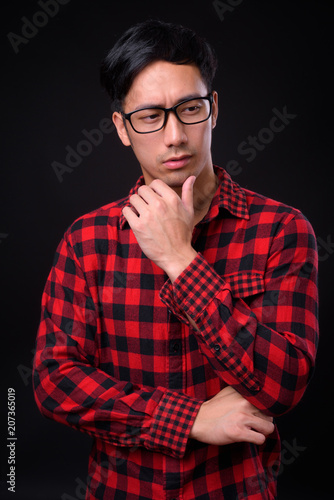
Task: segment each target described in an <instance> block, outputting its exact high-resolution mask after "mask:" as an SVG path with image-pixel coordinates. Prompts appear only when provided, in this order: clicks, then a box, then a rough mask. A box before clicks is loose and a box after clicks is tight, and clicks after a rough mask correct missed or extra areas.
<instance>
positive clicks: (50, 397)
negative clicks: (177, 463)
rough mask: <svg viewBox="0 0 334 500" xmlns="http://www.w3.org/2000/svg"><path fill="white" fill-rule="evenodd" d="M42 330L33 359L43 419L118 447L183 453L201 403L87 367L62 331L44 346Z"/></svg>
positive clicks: (85, 361) (36, 396)
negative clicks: (136, 384) (51, 420)
mask: <svg viewBox="0 0 334 500" xmlns="http://www.w3.org/2000/svg"><path fill="white" fill-rule="evenodd" d="M42 330H43V324H42V325H41V327H40V333H39V340H38V342H37V351H36V355H35V359H34V392H35V399H36V402H37V405H38V407H39V409H40V411H41V413H42V414H43V415H44V416H46V417H48V418H51V419H53V420H56V421H57V422H60V423H62V424H65V425H68V426H71V427H73V428H75V429H78V430H80V431H82V432H85V433H87V434H89V435H91V436H93V437H96V438H99V439H102V440H105V441H108V442H110V443H113V444H115V445H117V446H130V447H133V446H143V447H145V448H147V449H149V450H153V451H158V452H162V453H166V454H170V455H172V456H176V457H180V456H182V455H183V454H184V452H185V448H186V444H187V441H188V435H189V433H190V430H191V428H192V424H193V421H194V419H195V417H196V415H197V413H198V410H199V407H200V405H201V403H202V402H201V401H197V400H195V399H193V398H190V397H188V396H186V395H185V394H182V393H174V392H173V391H168V390H166V389H165V388H163V387H157V388H149V387H140V386H135V385H133V384H131V383H129V382H122V381H119V380H117V379H115V378H114V377H112V376H110V375H109V374H108V373H106V372H104V371H102V370H101V369H99V368H97V367H94V366H92V365H91V364H89V363H88V361H87V359H86V357H85V356H84V354H83V351H82V350H81V348H80V347H78V346H74V345H73V346H72V347H69V346H68V345H66V343H65V342H64V339H65V337H64V333H62V332H53V333H54V335H55V339H56V345H55V346H54V347H43V346H45V335H44V333H43V331H42ZM49 333H50V330H49ZM57 333H58V334H57ZM62 340H63V341H62ZM181 422H182V423H181ZM171 436H173V439H171Z"/></svg>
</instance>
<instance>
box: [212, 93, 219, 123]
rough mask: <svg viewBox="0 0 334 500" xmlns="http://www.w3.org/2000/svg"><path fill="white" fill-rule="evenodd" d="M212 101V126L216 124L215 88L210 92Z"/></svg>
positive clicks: (216, 98) (216, 99)
mask: <svg viewBox="0 0 334 500" xmlns="http://www.w3.org/2000/svg"><path fill="white" fill-rule="evenodd" d="M212 96H213V103H212V128H215V126H216V125H217V118H218V92H216V91H215V90H214V91H213V92H212Z"/></svg>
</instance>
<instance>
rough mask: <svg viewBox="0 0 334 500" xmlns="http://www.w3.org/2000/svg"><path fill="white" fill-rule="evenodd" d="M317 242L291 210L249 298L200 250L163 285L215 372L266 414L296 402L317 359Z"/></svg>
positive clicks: (166, 299)
mask: <svg viewBox="0 0 334 500" xmlns="http://www.w3.org/2000/svg"><path fill="white" fill-rule="evenodd" d="M316 249H317V247H316V240H315V236H314V233H313V229H312V227H311V225H310V224H309V222H308V221H307V220H306V219H305V218H304V217H303V215H302V214H298V215H294V216H292V217H289V218H288V220H287V221H286V222H285V224H284V225H283V228H282V229H281V230H280V232H279V233H278V234H277V235H276V237H275V238H274V239H273V242H272V245H271V249H270V254H269V255H268V258H267V264H266V270H265V275H264V287H263V290H262V292H261V293H257V291H258V290H257V289H258V286H257V284H255V285H256V286H255V290H254V292H255V294H254V296H253V297H252V299H251V300H249V301H246V300H243V299H242V298H236V297H233V293H232V290H231V287H230V285H229V284H228V283H227V281H225V280H224V279H223V278H222V277H221V276H220V275H219V274H217V273H216V271H215V270H214V268H213V267H212V266H211V265H209V264H208V262H207V261H206V260H205V259H204V257H203V256H202V255H201V254H198V255H197V257H196V258H195V259H194V260H193V262H192V263H191V264H190V265H189V266H188V267H187V268H186V269H185V270H184V271H183V273H182V274H181V275H180V276H179V277H178V278H177V279H176V280H175V281H174V283H173V284H172V283H171V282H170V281H168V282H166V283H165V285H164V287H163V288H162V290H161V292H160V296H161V299H162V300H163V302H164V303H165V304H166V305H167V306H168V307H169V308H170V309H172V310H173V312H174V313H175V314H176V315H178V317H179V318H180V319H181V320H182V321H185V322H186V321H187V319H186V316H185V315H188V317H189V318H191V319H192V320H193V321H194V322H195V324H196V326H197V328H198V330H197V331H196V335H197V338H198V343H199V347H200V349H201V350H202V352H203V353H204V355H205V356H207V358H208V360H209V362H210V364H211V365H212V367H213V369H214V370H215V372H216V373H217V375H218V376H219V377H220V378H221V379H222V380H223V381H224V382H225V383H226V384H228V385H231V386H233V387H234V388H235V389H236V390H238V391H239V392H240V393H241V394H242V395H243V396H244V397H245V398H246V399H248V401H250V402H251V403H252V404H254V405H255V406H256V407H258V408H259V409H260V410H262V411H265V412H267V413H268V414H271V415H279V414H282V413H285V412H286V411H288V410H289V409H290V408H292V407H293V406H294V405H295V404H297V402H298V401H299V400H300V398H301V397H302V395H303V393H304V391H305V389H306V386H307V383H308V381H309V378H310V375H311V373H312V368H313V366H314V363H315V355H316V348H317V343H318V291H317V266H318V259H317V251H316ZM253 284H254V283H252V282H251V281H250V282H249V287H250V288H251V287H252V286H253ZM244 286H245V287H246V288H247V283H245V284H244Z"/></svg>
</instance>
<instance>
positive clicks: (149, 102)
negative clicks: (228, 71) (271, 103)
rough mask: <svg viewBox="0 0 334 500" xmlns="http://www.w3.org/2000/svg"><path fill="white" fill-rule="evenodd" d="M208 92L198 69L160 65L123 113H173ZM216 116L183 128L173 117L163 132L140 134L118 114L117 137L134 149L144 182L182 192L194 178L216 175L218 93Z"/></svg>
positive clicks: (136, 88) (144, 74) (138, 85)
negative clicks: (153, 110)
mask: <svg viewBox="0 0 334 500" xmlns="http://www.w3.org/2000/svg"><path fill="white" fill-rule="evenodd" d="M207 93H208V89H207V87H206V85H205V83H204V82H203V79H202V77H201V74H200V71H199V69H198V68H197V67H196V66H195V65H178V64H172V63H169V62H166V61H157V62H154V63H151V64H150V65H148V66H147V67H146V68H144V69H143V70H142V71H141V72H140V73H139V74H138V75H137V77H136V78H135V80H134V82H133V84H132V86H131V88H130V90H129V92H128V94H127V96H126V98H125V102H124V105H123V111H124V113H130V112H132V111H135V110H136V109H141V108H144V107H152V106H157V107H163V108H170V107H172V106H175V105H176V104H178V103H179V102H181V101H183V100H185V99H187V98H189V96H196V97H204V96H206V95H207ZM213 97H214V102H213V107H212V116H211V117H210V118H209V120H207V121H205V122H202V123H198V124H195V125H185V124H183V123H181V122H180V121H179V120H178V119H177V118H176V116H175V114H174V113H169V115H168V120H167V123H166V125H165V127H164V128H163V129H161V130H159V131H157V132H153V133H151V134H138V133H136V132H135V131H134V130H133V129H132V127H131V125H130V123H129V121H126V125H124V122H123V118H122V115H121V114H120V113H114V115H113V120H114V123H115V126H116V128H117V131H118V135H119V137H120V139H121V141H122V142H123V144H124V145H125V146H130V145H131V146H132V148H133V151H134V153H135V155H136V157H137V160H138V161H139V163H140V165H141V168H142V171H143V175H144V179H145V183H146V184H150V183H151V182H152V181H153V180H154V179H161V180H163V181H164V182H165V183H166V184H167V185H169V186H170V187H172V188H179V187H180V186H182V184H183V183H184V181H185V180H186V179H187V178H188V177H189V176H190V175H195V176H196V177H199V175H200V174H202V175H201V178H203V179H204V178H205V177H206V175H210V174H211V175H212V159H211V136H212V129H213V128H214V127H215V125H216V119H217V114H218V105H217V93H216V92H214V93H213Z"/></svg>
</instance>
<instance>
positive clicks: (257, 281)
mask: <svg viewBox="0 0 334 500" xmlns="http://www.w3.org/2000/svg"><path fill="white" fill-rule="evenodd" d="M223 279H224V280H225V281H226V282H227V283H228V284H229V285H230V287H231V290H232V296H233V297H235V298H240V299H245V298H247V297H252V296H253V295H257V294H258V293H262V292H264V279H263V275H262V274H260V273H250V272H241V273H235V274H230V275H227V276H223Z"/></svg>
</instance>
